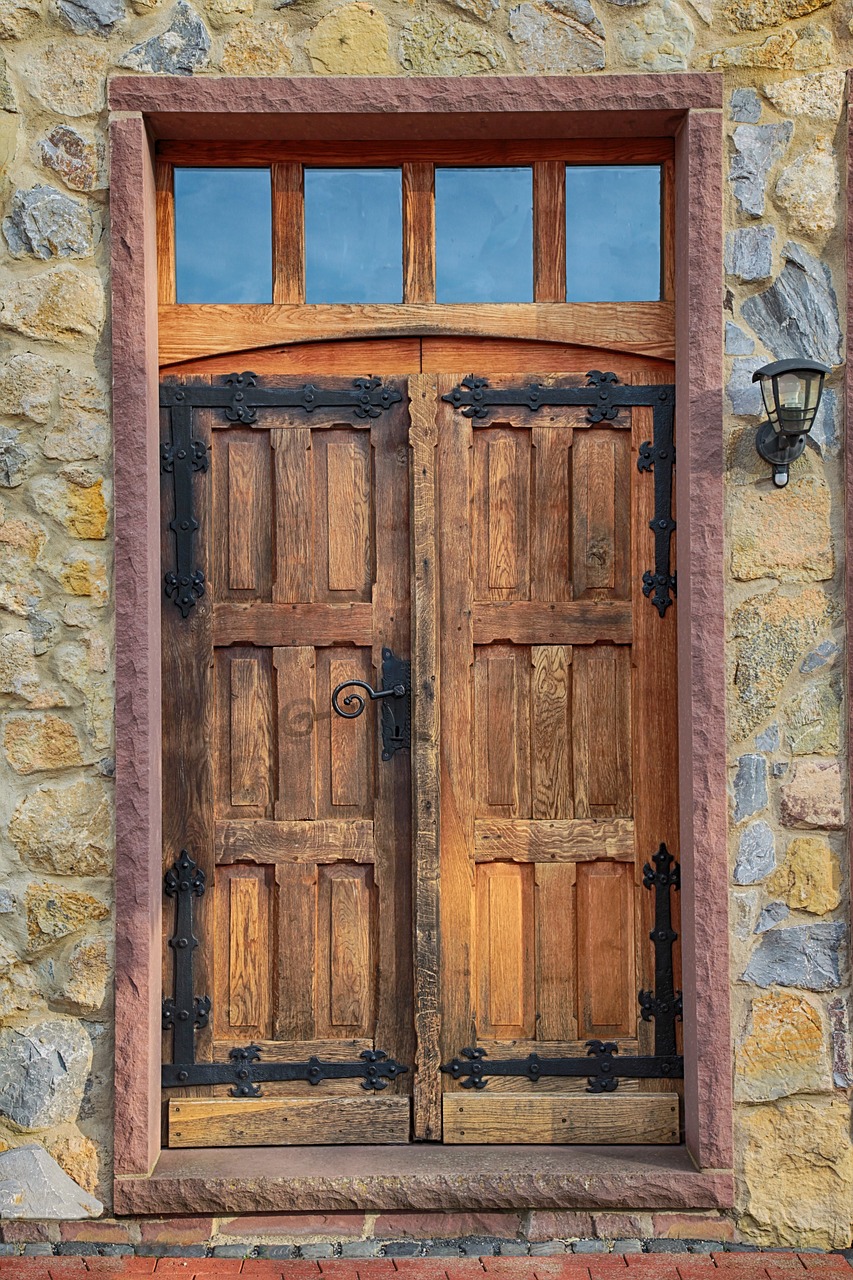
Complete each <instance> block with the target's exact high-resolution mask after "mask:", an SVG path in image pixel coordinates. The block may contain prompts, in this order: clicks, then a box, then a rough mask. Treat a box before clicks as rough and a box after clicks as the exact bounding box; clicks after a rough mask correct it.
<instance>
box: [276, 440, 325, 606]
mask: <svg viewBox="0 0 853 1280" xmlns="http://www.w3.org/2000/svg"><path fill="white" fill-rule="evenodd" d="M270 444H271V445H272V448H273V450H274V462H273V468H274V470H273V474H274V479H275V535H276V536H275V576H274V578H273V584H272V598H273V602H274V603H275V604H285V603H286V604H293V603H306V602H308V601H311V600H313V591H312V588H313V582H314V529H313V523H314V521H313V515H314V476H313V466H312V462H313V457H312V453H311V430H310V428H309V427H290V428H288V430H286V431H285V430H281V429H279V430H273V431H270Z"/></svg>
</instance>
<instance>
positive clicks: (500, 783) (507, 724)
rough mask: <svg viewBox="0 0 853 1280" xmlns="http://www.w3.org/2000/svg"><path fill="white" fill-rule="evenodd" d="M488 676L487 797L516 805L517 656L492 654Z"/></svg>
mask: <svg viewBox="0 0 853 1280" xmlns="http://www.w3.org/2000/svg"><path fill="white" fill-rule="evenodd" d="M486 678H487V681H488V687H487V693H486V758H487V761H488V767H487V774H486V797H487V800H488V803H489V804H490V805H508V806H509V807H510V808H512V809H514V808H515V806H516V803H517V800H518V786H517V784H518V777H517V772H516V758H515V745H516V737H517V729H518V726H517V724H516V688H515V660H514V658H513V657H509V656H507V657H492V656H491V655H490V656H489V657H488V659H487V662H486Z"/></svg>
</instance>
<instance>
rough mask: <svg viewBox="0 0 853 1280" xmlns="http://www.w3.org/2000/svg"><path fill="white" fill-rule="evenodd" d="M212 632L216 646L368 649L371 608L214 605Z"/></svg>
mask: <svg viewBox="0 0 853 1280" xmlns="http://www.w3.org/2000/svg"><path fill="white" fill-rule="evenodd" d="M213 630H214V638H215V642H216V644H217V645H218V646H226V645H233V644H254V645H262V646H265V645H313V646H314V647H315V648H323V647H325V646H327V645H345V644H352V645H369V644H370V642H371V639H372V636H373V608H372V606H371V605H370V604H318V605H287V604H263V603H261V604H255V605H251V606H249V605H241V604H233V603H227V604H215V605H214V606H213Z"/></svg>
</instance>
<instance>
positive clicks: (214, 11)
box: [204, 0, 255, 31]
mask: <svg viewBox="0 0 853 1280" xmlns="http://www.w3.org/2000/svg"><path fill="white" fill-rule="evenodd" d="M254 10H255V6H254V3H253V0H205V5H204V14H205V17H206V18H207V20H208V22H209V23H210V25H211V26H212V27H217V28H220V29H221V28H223V27H225V28H227V27H231V26H233V25H234V24H235V23H240V24H241V25H242V26H243V27H244V29H245V30H247V31H249V30H251V28H252V26H253V24H252V23H250V22H248V21H247V19H249V18H251V17H252V15H253V13H254Z"/></svg>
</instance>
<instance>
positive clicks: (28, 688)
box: [0, 630, 68, 708]
mask: <svg viewBox="0 0 853 1280" xmlns="http://www.w3.org/2000/svg"><path fill="white" fill-rule="evenodd" d="M44 677H45V672H44V670H43V667H42V664H40V663H37V662H36V658H35V641H34V639H33V633H32V632H31V631H29V630H27V631H7V632H6V634H5V635H4V636H0V693H6V694H11V695H12V696H14V697H15V698H20V699H21V700H22V701H24V702H27V703H28V704H29V705H30V706H31V707H34V708H44V707H65V706H67V705H68V698H67V697H66V696H65V694H64V693H63V692H62V691H61V690H60V689H58V688H57V687H56V685H55V684H53V683H52V682H50V681H48V680H46V679H45V678H44Z"/></svg>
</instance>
